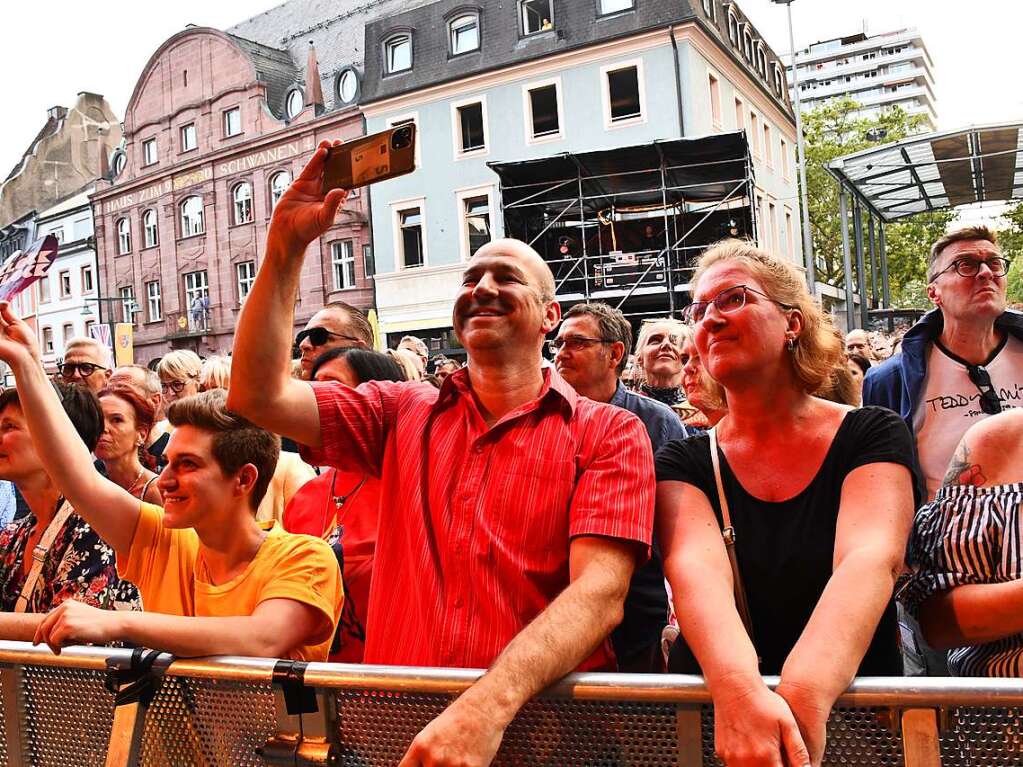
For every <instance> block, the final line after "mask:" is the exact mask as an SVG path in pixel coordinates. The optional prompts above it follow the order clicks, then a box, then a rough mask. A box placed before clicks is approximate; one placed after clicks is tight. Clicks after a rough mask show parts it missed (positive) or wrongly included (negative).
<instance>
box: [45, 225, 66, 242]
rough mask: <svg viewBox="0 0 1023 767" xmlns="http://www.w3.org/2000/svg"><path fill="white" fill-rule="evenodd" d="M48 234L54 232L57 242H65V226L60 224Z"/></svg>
mask: <svg viewBox="0 0 1023 767" xmlns="http://www.w3.org/2000/svg"><path fill="white" fill-rule="evenodd" d="M47 234H52V235H53V236H54V237H55V238H56V239H57V242H64V227H62V226H58V227H57V228H56V229H51V230H50V231H48V232H47Z"/></svg>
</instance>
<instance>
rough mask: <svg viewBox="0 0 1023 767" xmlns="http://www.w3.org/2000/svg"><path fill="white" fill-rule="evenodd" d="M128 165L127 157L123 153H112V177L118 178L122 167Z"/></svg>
mask: <svg viewBox="0 0 1023 767" xmlns="http://www.w3.org/2000/svg"><path fill="white" fill-rule="evenodd" d="M127 163H128V157H127V155H125V153H124V152H121V151H117V152H114V175H115V176H120V175H121V171H123V170H124V166H125V165H127Z"/></svg>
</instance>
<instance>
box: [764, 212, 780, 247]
mask: <svg viewBox="0 0 1023 767" xmlns="http://www.w3.org/2000/svg"><path fill="white" fill-rule="evenodd" d="M767 221H768V226H769V228H770V230H771V240H770V242H771V252H772V253H774V254H777V253H778V210H777V208H776V207H775V204H774V203H773V202H769V203H767Z"/></svg>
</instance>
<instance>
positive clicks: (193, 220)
mask: <svg viewBox="0 0 1023 767" xmlns="http://www.w3.org/2000/svg"><path fill="white" fill-rule="evenodd" d="M205 231H206V225H205V222H204V221H203V210H202V198H201V197H187V198H185V201H184V202H182V203H181V236H182V237H191V236H193V235H196V234H202V233H203V232H205Z"/></svg>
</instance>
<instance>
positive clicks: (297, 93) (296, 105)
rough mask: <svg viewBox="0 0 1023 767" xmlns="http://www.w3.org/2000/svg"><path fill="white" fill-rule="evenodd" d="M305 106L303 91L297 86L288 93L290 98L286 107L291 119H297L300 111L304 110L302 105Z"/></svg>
mask: <svg viewBox="0 0 1023 767" xmlns="http://www.w3.org/2000/svg"><path fill="white" fill-rule="evenodd" d="M303 106H305V101H304V99H303V96H302V91H301V90H299V89H298V88H295V89H294V90H292V91H291V92H290V93H289V94H288V100H287V101H286V102H285V105H284V109H285V112H286V114H287V116H288V119H289V120H293V119H295V117H296V116H297V115H298V113H299V112H301V111H302V107H303Z"/></svg>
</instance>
